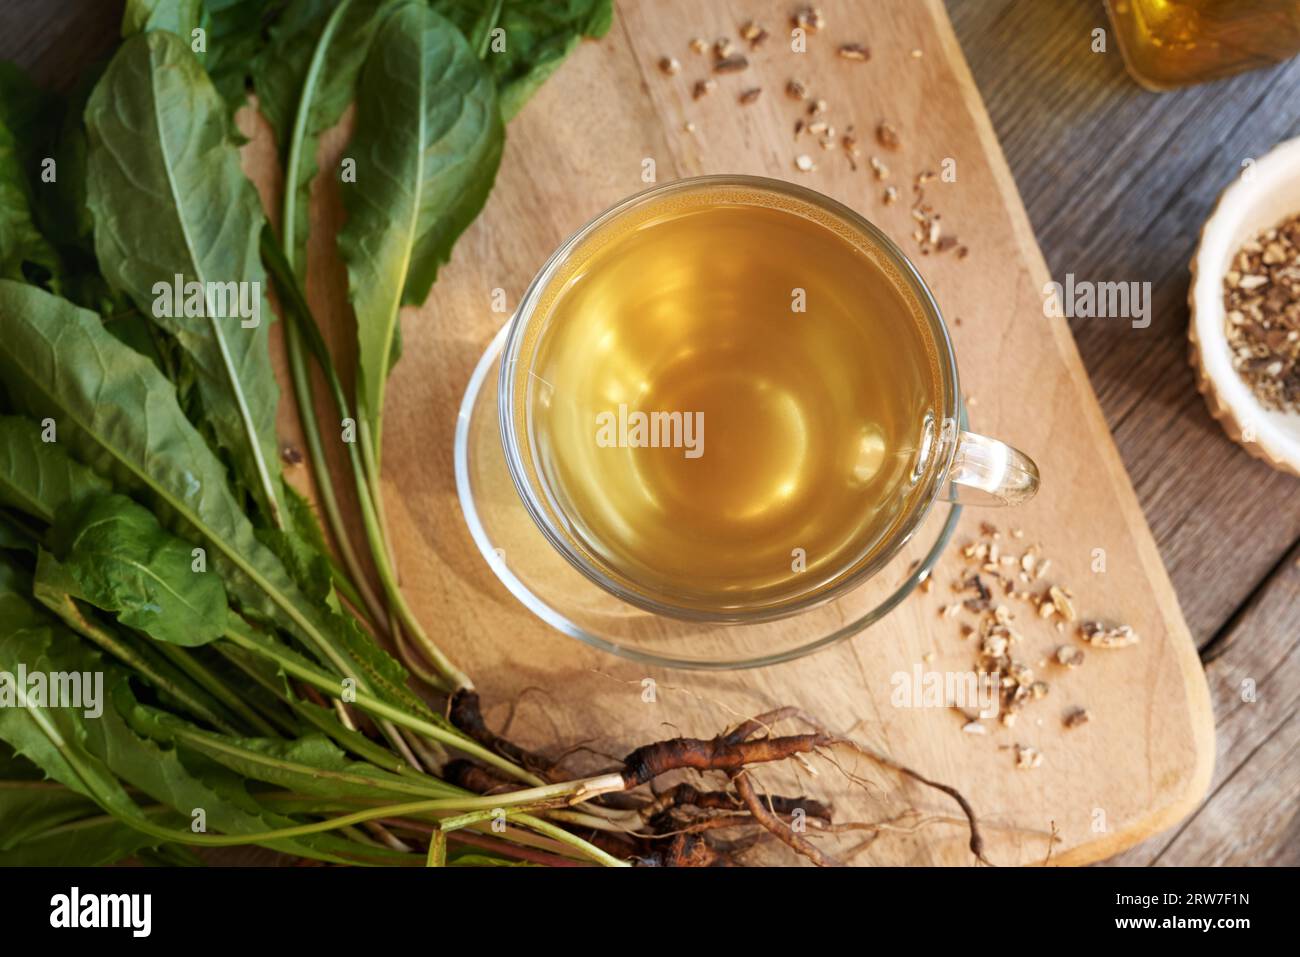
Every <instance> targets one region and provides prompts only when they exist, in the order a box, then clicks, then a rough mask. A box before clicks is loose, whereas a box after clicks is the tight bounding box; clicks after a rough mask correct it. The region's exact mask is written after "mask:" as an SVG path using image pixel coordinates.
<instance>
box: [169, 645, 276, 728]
mask: <svg viewBox="0 0 1300 957" xmlns="http://www.w3.org/2000/svg"><path fill="white" fill-rule="evenodd" d="M156 647H157V648H158V651H160V652H161V653H162V654H163V655H164V656H165V657H167V658H168V659H170V661H171V663H172V664H173V665H175V666H176V667H177V668H179V669H180V670H181V671H183V672H185V674H187V675H188V676H189V677H190V679H191V680H192V681H194V682H195V683H196V684H198V685H199V686H200V687H201V688H203V689H204V690H205V691H207V692H208V694H210V695H212V696H213V697H214V698H216V699H217V700H218V701H220V702H221V703H222V704H223V705H225V706H226V707H227V708H229V709H230V710H231V711H232V712H234V713H235V714H237V715H238V716H239V717H241V718H243V719H244V721H245V722H247V724H248V726H249V727H250V728H252V729H253V730H255V731H257V732H258V733H259V734H264V735H266V736H268V737H275V736H276V735H278V734H279V733H280V732H279V731H277V730H276V729H275V728H273V727H272V726H271V724H270V722H268V721H267V720H266V719H265V718H263V717H262V716H261V715H259V714H258V713H257V712H256V711H254V710H253V709H252V708H250V707H249V706H248V705H247V704H246V703H245V702H244V700H243V699H242V698H240V697H239V695H237V694H235V693H234V692H233V691H231V690H230V689H229V688H227V687H226V686H225V685H224V684H222V683H221V682H220V681H218V680H217V678H216V676H215V675H213V674H212V672H210V671H209V670H208V669H207V668H204V667H203V666H202V665H201V664H199V663H198V662H197V661H195V660H194V658H193V657H192V656H191V655H189V654H188V653H186V652H185V651H184V650H183V649H181V648H177V647H176V646H175V645H169V644H168V643H167V642H165V641H160V642H157V643H156ZM222 730H223V731H226V733H227V734H231V733H233V732H231V731H228V730H227V729H225V728H223V729H222Z"/></svg>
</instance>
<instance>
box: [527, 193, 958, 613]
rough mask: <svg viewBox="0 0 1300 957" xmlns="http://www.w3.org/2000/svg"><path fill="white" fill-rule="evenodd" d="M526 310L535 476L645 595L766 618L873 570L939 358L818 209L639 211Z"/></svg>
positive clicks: (594, 547) (911, 487) (875, 272)
mask: <svg viewBox="0 0 1300 957" xmlns="http://www.w3.org/2000/svg"><path fill="white" fill-rule="evenodd" d="M534 316H535V322H534V323H532V324H531V331H530V336H532V337H535V340H534V351H533V357H534V358H533V361H532V363H531V366H530V368H529V369H527V370H519V371H518V372H517V373H516V374H517V375H522V376H527V377H528V381H527V383H526V385H525V384H524V383H522V382H521V385H524V388H523V390H522V391H523V393H524V394H526V395H527V401H526V403H525V406H526V407H527V409H528V410H529V412H528V421H527V434H528V437H529V438H528V442H529V444H530V445H531V446H532V453H533V454H532V467H533V468H535V469H536V470H537V472H538V474H539V477H540V478H541V481H542V483H543V485H544V486H545V487H546V488H548V489H549V493H550V496H551V498H552V502H551V505H552V507H553V508H554V509H555V510H556V511H557V512H558V513H559V514H561V515H563V516H565V517H566V518H567V520H568V528H567V529H566V532H567V534H569V535H570V536H571V537H572V538H573V540H574V543H575V544H576V545H577V546H578V548H579V549H580V550H581V551H582V552H584V553H585V554H586V555H587V556H588V558H589V559H590V560H591V561H592V562H593V563H594V564H595V565H596V566H597V567H598V568H600V569H602V570H603V571H604V572H605V573H606V574H608V575H609V576H610V577H612V578H613V579H614V580H615V581H616V582H618V583H619V584H620V585H621V586H622V587H624V588H626V589H628V590H630V591H632V592H634V593H635V594H637V595H640V596H643V597H647V598H650V599H652V600H654V601H657V602H659V603H663V604H668V605H672V606H677V607H682V608H687V609H691V610H696V611H709V612H715V613H725V612H727V611H728V610H747V611H749V610H754V609H758V608H778V607H779V606H780V605H781V604H782V603H784V602H787V601H791V600H793V599H794V598H797V597H802V596H807V595H809V594H812V593H816V592H818V591H819V590H824V589H826V588H829V587H831V586H832V585H833V584H835V583H836V582H837V581H840V580H842V579H843V577H844V576H845V575H847V574H851V573H852V572H853V571H854V570H856V569H857V568H859V567H861V566H862V565H863V564H864V563H866V562H869V561H870V560H871V558H872V557H873V556H874V555H875V553H876V552H877V550H878V549H879V548H881V546H882V545H883V544H884V543H886V542H887V540H890V538H891V532H892V531H893V530H894V529H895V528H896V526H897V525H898V524H899V523H900V521H901V520H902V519H903V518H904V517H905V516H906V514H907V513H908V509H909V506H910V505H912V504H913V499H914V497H915V495H914V492H915V486H916V485H917V484H918V483H916V482H915V481H913V479H914V472H915V471H917V470H918V461H917V460H918V449H919V447H920V444H921V440H922V436H923V435H924V434H925V432H926V429H927V427H929V423H932V421H933V417H934V415H935V412H934V410H937V409H939V408H941V401H940V395H939V388H940V386H939V382H940V378H939V371H938V370H939V365H938V357H937V356H936V354H935V348H934V345H933V342H932V340H931V338H930V335H929V333H928V331H927V327H926V325H925V319H924V316H923V313H922V312H921V308H920V306H919V304H918V303H917V302H916V299H915V296H914V294H913V293H912V292H911V291H910V290H909V289H908V287H907V285H906V283H905V281H904V280H903V278H902V277H901V276H900V275H899V274H898V273H897V271H896V269H895V267H894V266H893V265H892V264H891V263H889V262H887V261H886V259H885V258H884V257H883V256H882V255H881V253H880V252H879V251H877V250H876V249H875V248H874V247H873V245H872V244H871V241H870V239H869V238H868V237H866V236H863V235H861V234H860V233H859V232H858V231H857V230H855V229H853V227H852V226H851V225H850V224H848V223H847V222H844V221H842V220H840V219H838V218H837V217H835V216H834V215H833V214H831V213H829V212H827V211H826V210H825V209H822V208H819V207H815V206H813V205H811V204H809V203H807V202H805V201H802V200H799V199H796V198H794V197H792V196H789V195H784V194H778V193H775V192H768V191H765V190H762V189H758V188H749V187H740V186H713V187H708V188H701V189H700V190H696V191H689V192H687V193H685V194H684V195H683V194H678V195H674V196H672V197H669V198H663V199H661V200H659V201H657V202H652V203H650V204H648V205H642V206H637V207H633V208H632V209H631V210H630V211H625V212H624V213H622V214H620V215H619V216H618V217H616V218H615V219H613V220H611V221H610V222H607V223H605V224H603V225H602V226H601V227H600V228H599V229H597V230H596V231H595V232H594V233H592V234H591V235H589V236H588V237H587V238H586V240H585V241H584V242H583V243H582V245H581V246H579V247H578V248H577V249H576V250H575V251H574V252H573V253H572V255H571V256H570V257H569V258H568V260H567V262H566V264H565V266H564V268H563V270H562V271H561V272H560V273H559V274H557V275H556V276H555V277H554V278H553V279H552V280H551V281H550V282H549V284H548V286H547V288H546V289H544V290H543V292H542V293H541V295H540V298H539V300H538V303H537V309H536V312H535V314H534ZM632 583H635V585H633V584H632Z"/></svg>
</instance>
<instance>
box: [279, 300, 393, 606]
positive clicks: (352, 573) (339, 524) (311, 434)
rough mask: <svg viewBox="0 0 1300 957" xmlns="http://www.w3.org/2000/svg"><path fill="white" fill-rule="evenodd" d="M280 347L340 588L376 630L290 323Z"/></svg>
mask: <svg viewBox="0 0 1300 957" xmlns="http://www.w3.org/2000/svg"><path fill="white" fill-rule="evenodd" d="M284 345H285V354H286V356H287V358H288V360H289V378H290V379H291V380H292V382H293V392H294V398H295V400H296V401H297V404H298V421H299V422H300V423H301V425H302V437H303V441H304V442H305V443H306V445H307V458H308V459H309V460H310V462H311V467H312V476H313V478H314V479H315V482H316V496H317V499H318V501H319V502H320V506H321V509H322V510H323V511H324V513H325V520H326V523H327V524H328V525H329V528H330V534H331V535H332V536H333V537H334V544H335V547H337V548H338V550H339V557H340V558H341V559H342V560H343V566H344V568H346V569H347V576H343V575H340V576H339V581H340V585H341V586H342V587H343V588H347V587H349V586H350V587H351V589H352V591H353V592H354V593H355V594H356V595H357V596H359V601H358V600H353V603H354V604H355V605H356V606H357V610H358V611H361V610H362V609H364V610H365V612H366V613H367V615H368V616H369V618H370V620H371V621H372V622H373V626H372V627H374V628H376V629H379V628H380V627H382V626H383V622H384V612H383V605H382V604H381V603H380V601H379V598H378V596H376V595H375V593H374V590H373V589H372V588H371V587H370V583H369V581H368V580H367V579H366V575H365V571H364V570H363V569H362V568H361V562H360V561H359V560H358V559H357V553H356V551H355V550H354V549H353V548H352V540H351V539H350V538H349V537H348V533H347V529H346V527H345V526H344V524H343V515H342V513H341V512H340V511H339V503H338V498H337V497H336V496H335V494H334V482H333V479H332V478H331V477H330V474H329V462H328V460H327V459H326V458H325V450H324V447H323V445H322V443H321V436H320V425H319V423H318V422H317V421H316V410H315V406H314V404H313V402H312V394H311V372H310V370H308V369H307V365H306V362H305V359H304V356H303V348H302V333H301V332H300V331H299V329H298V327H297V325H296V324H295V323H293V322H288V323H285V335H284ZM350 600H352V599H350Z"/></svg>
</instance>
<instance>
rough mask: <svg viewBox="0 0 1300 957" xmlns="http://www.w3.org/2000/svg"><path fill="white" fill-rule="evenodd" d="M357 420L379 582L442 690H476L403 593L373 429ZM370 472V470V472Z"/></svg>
mask: <svg viewBox="0 0 1300 957" xmlns="http://www.w3.org/2000/svg"><path fill="white" fill-rule="evenodd" d="M357 423H358V426H357V430H358V432H359V433H360V436H361V447H362V455H361V458H362V460H363V462H364V463H365V464H364V469H365V470H366V471H362V470H361V469H359V468H358V466H357V464H356V462H355V460H354V461H353V474H354V477H355V479H356V482H357V489H358V495H357V497H358V499H359V500H360V503H361V518H362V524H363V525H364V526H365V529H366V536H367V538H368V539H369V541H370V551H371V555H372V556H373V558H374V561H375V570H376V571H378V572H379V583H380V584H381V585H382V586H383V589H384V594H385V595H386V596H387V598H388V602H389V605H390V607H392V609H393V610H394V611H395V612H396V613H397V617H398V620H399V621H400V622H401V624H402V626H403V627H404V628H405V629H406V630H407V631H408V632H410V634H411V635H412V637H414V638H415V640H416V641H417V642H419V645H420V648H421V649H422V650H423V651H424V653H425V654H426V655H428V657H429V662H430V663H431V664H432V665H433V666H434V667H435V668H437V669H438V671H439V672H441V673H442V675H443V676H444V679H445V680H444V681H442V682H440V683H439V687H440V688H441V690H443V691H447V692H453V691H459V690H461V689H464V690H472V689H473V687H474V682H472V681H471V680H470V678H469V675H467V674H465V673H464V672H463V671H461V670H460V669H459V668H457V667H456V666H455V665H454V664H452V662H451V659H450V658H448V657H447V656H446V655H445V654H443V652H442V649H440V648H439V647H438V646H437V645H435V644H434V643H433V639H431V638H430V637H429V636H428V634H427V633H426V632H425V630H424V627H423V626H422V625H421V624H420V621H419V619H418V618H416V617H415V612H414V611H412V610H411V606H410V605H409V604H407V601H406V596H405V595H404V594H403V593H402V589H401V587H400V585H399V584H398V582H397V572H396V570H395V569H394V567H393V563H392V559H391V555H392V552H391V548H390V545H389V540H388V536H387V534H386V532H385V529H384V524H383V517H382V514H381V513H380V512H379V510H380V509H381V508H382V507H383V506H382V503H383V492H382V491H381V489H380V485H379V475H378V468H379V466H378V464H377V463H376V462H375V461H374V457H373V456H374V447H373V444H372V443H371V441H370V429H369V427H368V426H367V425H366V420H365V416H364V415H362V416H360V417H359V418H358V420H357ZM367 471H368V472H369V474H368V475H367ZM362 488H369V489H371V490H372V491H373V493H374V498H373V501H371V500H369V499H368V497H367V496H366V495H363V494H361V489H362Z"/></svg>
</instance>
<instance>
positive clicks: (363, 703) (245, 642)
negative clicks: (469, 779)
mask: <svg viewBox="0 0 1300 957" xmlns="http://www.w3.org/2000/svg"><path fill="white" fill-rule="evenodd" d="M225 637H226V638H227V639H228V640H229V641H231V642H233V643H234V644H236V645H238V646H239V647H241V648H244V649H245V650H247V651H251V652H253V653H254V654H256V655H260V656H261V657H264V658H268V659H270V660H272V661H274V662H275V663H276V664H277V665H279V666H280V668H281V669H283V670H284V671H285V673H286V674H290V675H292V676H293V677H295V678H298V679H299V680H301V681H304V682H306V683H307V684H309V685H312V686H313V687H315V688H317V689H319V690H320V691H323V692H324V693H325V694H327V695H331V696H334V695H336V694H337V693H338V680H337V679H336V678H333V677H331V676H329V675H327V674H324V673H322V672H320V671H317V670H316V669H315V668H311V667H309V666H306V665H303V664H300V663H299V662H297V661H294V660H293V659H292V658H290V657H288V656H286V655H282V654H280V653H279V652H277V651H276V650H275V649H274V648H269V647H266V646H264V645H262V644H260V643H259V642H257V641H256V640H254V639H253V638H251V637H250V636H249V635H247V634H244V633H242V632H240V631H239V630H238V629H236V628H227V629H226V632H225ZM354 703H355V704H356V706H357V707H358V708H360V709H361V710H363V711H367V712H369V713H370V714H373V715H377V716H379V717H382V718H386V719H387V720H388V721H390V722H391V723H393V724H396V725H400V726H402V727H404V728H410V729H411V730H412V731H416V732H418V733H420V734H422V735H424V736H425V737H427V738H433V739H434V740H435V741H440V742H441V743H443V744H446V745H448V746H449V747H452V748H455V749H456V750H458V751H462V752H464V753H465V754H469V755H472V756H473V757H476V758H478V759H479V760H480V761H482V762H484V763H485V764H490V765H491V766H492V767H494V768H497V769H499V770H501V771H504V772H505V773H506V774H508V775H510V776H511V777H512V778H514V779H516V780H518V781H523V782H525V783H527V784H535V785H543V784H545V783H546V782H545V781H543V780H542V779H541V778H539V777H538V776H537V775H535V774H533V773H532V772H530V771H525V770H524V769H523V768H520V767H518V766H517V765H515V764H512V763H511V762H510V761H507V760H506V759H505V758H503V757H501V755H499V754H497V753H496V752H495V751H489V750H488V749H487V748H485V747H483V746H482V745H481V744H479V743H478V742H477V741H474V740H472V739H471V738H468V737H466V736H465V735H463V734H461V733H460V732H459V731H452V730H449V729H447V728H444V727H442V726H440V725H437V724H434V723H433V722H431V721H426V720H424V719H423V718H419V717H416V716H414V715H411V714H407V713H406V712H405V711H402V710H401V709H400V708H395V707H393V706H392V705H390V704H387V703H386V702H383V701H380V700H379V699H378V698H375V697H373V696H371V695H370V694H369V693H367V692H366V691H363V690H361V688H360V687H358V689H357V691H356V700H355V702H354Z"/></svg>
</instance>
